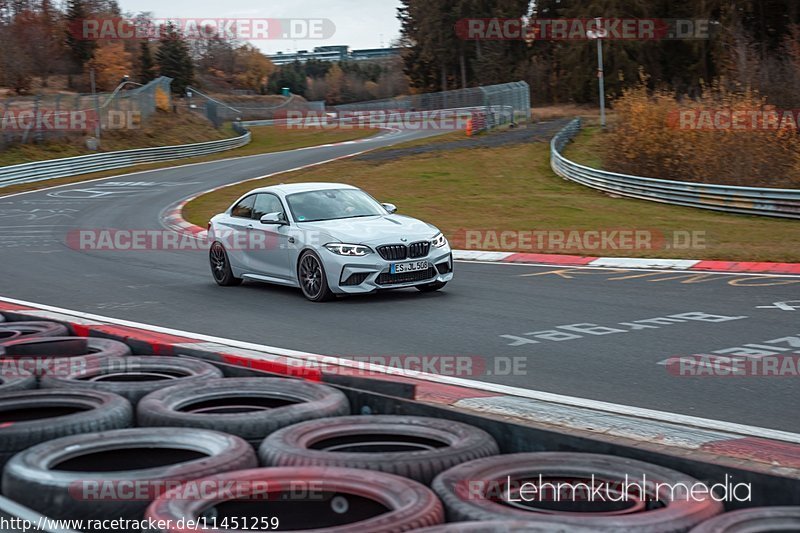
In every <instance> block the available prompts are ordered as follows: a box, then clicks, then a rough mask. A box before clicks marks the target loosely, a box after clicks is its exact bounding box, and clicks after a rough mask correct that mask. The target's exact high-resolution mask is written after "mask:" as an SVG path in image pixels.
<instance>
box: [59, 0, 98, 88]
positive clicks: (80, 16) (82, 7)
mask: <svg viewBox="0 0 800 533" xmlns="http://www.w3.org/2000/svg"><path fill="white" fill-rule="evenodd" d="M89 16H90V12H89V9H88V7H87V5H86V3H85V1H84V0H67V15H66V17H65V18H66V21H67V38H66V43H67V48H69V55H70V58H71V59H72V63H73V65H74V67H75V69H76V71H77V72H83V68H84V66H85V65H86V63H88V62H89V61H90V60H91V59H92V58H93V57H94V52H95V50H96V49H97V43H96V42H95V41H93V40H90V39H88V38H87V37H86V36H84V35H83V23H84V21H85V20H86V19H87V18H89Z"/></svg>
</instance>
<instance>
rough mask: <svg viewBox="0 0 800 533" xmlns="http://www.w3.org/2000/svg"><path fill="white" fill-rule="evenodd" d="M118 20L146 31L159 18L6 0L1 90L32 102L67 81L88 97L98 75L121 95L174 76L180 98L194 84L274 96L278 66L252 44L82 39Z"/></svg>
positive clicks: (170, 32)
mask: <svg viewBox="0 0 800 533" xmlns="http://www.w3.org/2000/svg"><path fill="white" fill-rule="evenodd" d="M112 18H125V19H132V20H136V21H137V23H141V24H143V25H146V24H148V20H150V19H151V18H152V17H151V16H150V14H149V13H140V14H138V15H136V16H135V17H134V16H132V15H130V14H123V13H122V10H121V8H120V6H119V4H118V3H117V2H116V1H115V0H67V2H66V4H65V6H64V8H63V9H60V8H58V7H56V6H55V5H54V4H53V3H52V2H51V0H0V87H7V88H10V89H12V90H13V91H15V92H16V93H17V94H25V93H28V92H30V91H32V90H33V89H34V88H38V87H48V85H49V82H50V80H51V79H52V78H53V77H55V76H60V77H64V76H66V77H67V79H68V83H67V85H68V88H70V89H72V90H76V91H81V92H86V91H88V90H89V84H90V82H89V79H90V78H89V72H91V71H94V73H95V78H96V87H97V89H98V90H100V91H109V90H112V89H114V88H115V87H116V86H117V85H118V84H119V83H120V81H121V80H122V78H123V76H129V78H130V79H131V80H132V81H135V82H138V83H147V82H148V81H150V80H152V79H153V78H155V77H157V76H169V77H171V78H174V81H173V83H172V89H173V91H175V92H176V93H183V92H184V91H185V88H186V86H187V85H189V84H192V83H199V84H201V85H203V86H204V87H209V88H211V89H216V90H230V89H246V90H250V91H254V92H257V93H265V92H266V91H267V84H268V80H269V76H270V74H271V73H272V71H273V70H274V65H273V64H272V62H270V61H269V59H267V57H266V56H265V55H263V54H262V53H261V52H259V51H258V50H257V49H256V48H255V47H253V46H251V45H249V44H242V43H238V42H235V41H231V40H226V39H222V38H219V37H215V36H213V35H211V37H208V38H203V39H193V40H191V41H188V40H186V39H185V37H184V36H183V35H181V33H180V31H179V30H178V29H177V28H175V27H174V26H169V25H168V26H167V27H165V28H162V30H161V31H159V32H158V37H157V38H147V39H105V40H92V39H84V38H82V36H81V35H80V33H78V32H77V31H76V30H79V29H80V28H81V27H82V24H83V21H85V20H87V19H112Z"/></svg>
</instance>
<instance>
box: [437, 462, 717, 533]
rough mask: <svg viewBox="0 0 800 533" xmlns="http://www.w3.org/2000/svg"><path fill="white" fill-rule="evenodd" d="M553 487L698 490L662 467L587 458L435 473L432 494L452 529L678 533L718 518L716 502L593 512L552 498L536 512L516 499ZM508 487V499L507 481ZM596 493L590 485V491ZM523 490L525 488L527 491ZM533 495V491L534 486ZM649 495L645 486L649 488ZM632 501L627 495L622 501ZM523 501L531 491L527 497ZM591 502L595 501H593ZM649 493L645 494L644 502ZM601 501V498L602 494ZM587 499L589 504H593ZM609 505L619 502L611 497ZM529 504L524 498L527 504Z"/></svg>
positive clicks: (473, 465) (661, 497)
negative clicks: (533, 525)
mask: <svg viewBox="0 0 800 533" xmlns="http://www.w3.org/2000/svg"><path fill="white" fill-rule="evenodd" d="M539 476H542V479H543V481H544V482H546V481H548V480H558V481H561V482H569V481H572V482H573V486H575V484H576V483H580V482H584V483H586V482H588V481H589V480H591V479H593V477H592V476H594V479H595V480H596V481H597V482H603V481H604V482H606V485H605V486H606V487H609V486H610V485H609V484H610V483H614V484H618V483H623V482H624V480H625V479H626V476H628V478H627V479H629V480H632V481H630V482H631V483H633V482H635V481H636V480H642V479H643V477H646V480H647V482H648V485H650V482H657V483H661V484H668V485H670V486H676V485H677V484H678V483H686V485H687V486H692V485H693V484H695V483H699V481H698V480H696V479H693V478H691V477H690V476H688V475H686V474H683V473H681V472H677V471H675V470H670V469H668V468H663V467H661V466H657V465H653V464H649V463H645V462H642V461H635V460H632V459H625V458H623V457H615V456H610V455H597V454H589V453H562V452H540V453H518V454H509V455H498V456H495V457H487V458H484V459H477V460H475V461H471V462H469V463H464V464H462V465H458V466H455V467H453V468H451V469H450V470H447V471H445V472H442V473H441V474H439V476H437V477H436V479H435V480H434V481H433V485H432V488H433V490H434V491H435V492H436V493H437V494H438V495H439V497H440V498H441V499H442V502H443V503H444V505H445V509H446V510H447V517H448V520H451V521H456V522H459V521H470V520H478V521H490V520H527V521H534V522H537V523H548V522H549V523H553V524H559V525H564V526H576V527H586V528H591V529H593V530H595V531H609V532H610V531H632V532H636V531H638V532H647V533H677V532H685V531H688V530H689V529H690V528H692V527H694V526H696V525H697V524H699V523H701V522H702V521H704V520H707V519H709V518H712V517H714V516H716V515H718V514H720V513H721V512H722V511H723V506H722V504H721V503H720V502H717V501H714V500H712V499H710V498H705V499H701V498H697V499H694V500H692V499H690V498H671V497H670V496H669V495H668V494H666V491H665V490H663V489H664V486H663V485H662V490H661V491H660V493H659V494H658V497H657V500H658V503H657V504H654V503H653V502H650V501H648V500H649V498H646V499H645V500H639V499H638V498H630V497H629V498H627V499H628V500H629V501H627V502H620V503H618V504H614V505H611V503H610V502H611V500H610V499H607V500H606V501H605V502H603V504H599V503H598V502H599V501H600V499H599V498H598V497H595V498H596V499H595V500H594V501H591V500H590V498H585V499H580V501H579V503H575V502H578V499H577V498H575V496H574V491H573V496H572V497H569V496H565V497H564V498H561V496H560V495H559V496H558V498H553V499H552V500H545V501H543V502H536V503H538V505H536V504H531V503H529V504H527V505H526V503H525V502H520V499H524V496H522V495H520V494H518V493H517V492H516V490H517V489H519V483H522V482H532V481H534V480H535V481H536V482H538V480H539ZM509 479H510V480H511V483H512V487H511V490H514V491H515V492H513V494H514V496H513V498H512V497H511V496H510V491H509V490H508V488H507V487H508V480H509ZM597 486H598V485H595V487H597ZM529 487H530V486H529ZM534 488H536V486H535V484H534ZM651 488H652V486H651ZM632 492H633V493H634V494H635V492H634V491H632V490H631V489H630V488H629V493H628V494H629V495H630V494H631V493H632ZM527 493H528V495H530V494H531V491H530V490H529V489H528V492H527ZM592 494H594V493H592ZM650 494H651V491H648V496H649V495H650ZM601 496H602V494H601ZM593 497H594V496H593ZM615 497H619V496H618V495H615ZM528 498H530V496H528Z"/></svg>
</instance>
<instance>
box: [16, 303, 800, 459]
mask: <svg viewBox="0 0 800 533" xmlns="http://www.w3.org/2000/svg"><path fill="white" fill-rule="evenodd" d="M0 301H4V302H8V303H12V304H16V305H23V306H29V307H35V308H38V309H40V310H42V311H48V312H53V313H61V314H65V315H69V316H71V317H78V318H79V319H81V320H84V321H89V322H91V321H96V322H101V323H107V324H114V325H118V326H126V327H131V328H138V329H142V330H149V331H153V332H156V333H163V334H167V335H175V336H179V337H188V338H193V339H196V340H198V341H203V342H212V343H217V344H221V345H224V346H231V347H235V348H240V349H245V350H256V351H259V352H263V353H265V354H271V355H281V356H285V357H289V358H294V359H299V360H303V361H308V362H318V363H322V364H327V365H339V366H345V367H354V368H360V369H363V368H365V367H368V369H369V370H373V371H376V372H382V373H385V374H388V375H392V374H393V375H401V376H405V377H409V378H413V379H420V380H425V381H430V382H434V383H442V384H447V385H455V386H459V387H466V388H470V389H475V390H480V391H485V392H493V393H497V394H500V395H507V396H516V397H520V398H528V399H531V400H538V401H542V402H548V403H553V404H557V405H561V406H569V407H577V408H583V409H593V410H595V411H600V412H604V413H612V414H615V415H622V416H628V417H636V418H641V419H645V420H650V421H655V422H662V423H665V424H669V425H671V426H675V425H681V426H686V427H690V428H697V429H703V430H708V431H721V432H724V433H730V434H732V435H739V436H748V437H757V438H764V439H771V440H779V441H784V442H791V443H794V444H800V434H797V433H790V432H786V431H780V430H775V429H769V428H761V427H756V426H747V425H743V424H736V423H733V422H725V421H722V420H712V419H708V418H699V417H694V416H688V415H682V414H679V413H670V412H666V411H656V410H652V409H645V408H641V407H634V406H628V405H622V404H614V403H608V402H602V401H598V400H590V399H587V398H578V397H574V396H564V395H561V394H553V393H549V392H542V391H535V390H529V389H523V388H519V387H511V386H507V385H499V384H495V383H485V382H482V381H475V380H470V379H464V378H457V377H452V376H442V375H437V374H428V373H424V372H415V371H410V370H403V369H397V368H389V367H385V366H383V365H375V364H370V365H368V366H367V365H364V364H362V363H359V362H356V361H350V360H348V359H342V358H339V357H332V356H323V355H318V354H311V353H307V352H300V351H297V350H288V349H284V348H277V347H274V346H265V345H262V344H256V343H251V342H243V341H237V340H233V339H226V338H222V337H215V336H211V335H204V334H200V333H193V332H186V331H181V330H176V329H171V328H164V327H161V326H155V325H152V324H143V323H139V322H132V321H129V320H120V319H115V318H109V317H104V316H100V315H94V314H90V313H84V312H80V311H73V310H70V309H64V308H61V307H54V306H50V305H42V304H38V303H33V302H27V301H24V300H17V299H14V298H5V297H0ZM22 312H23V313H24V311H22Z"/></svg>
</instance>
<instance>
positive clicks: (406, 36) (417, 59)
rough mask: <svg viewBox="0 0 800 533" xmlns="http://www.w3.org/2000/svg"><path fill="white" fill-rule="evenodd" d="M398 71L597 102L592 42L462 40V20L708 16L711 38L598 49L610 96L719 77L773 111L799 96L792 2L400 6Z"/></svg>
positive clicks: (433, 2) (799, 37)
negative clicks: (644, 84)
mask: <svg viewBox="0 0 800 533" xmlns="http://www.w3.org/2000/svg"><path fill="white" fill-rule="evenodd" d="M399 17H400V20H401V23H402V36H403V44H404V45H405V46H406V47H407V52H406V55H405V70H406V73H407V74H408V76H409V77H410V80H411V84H412V86H413V87H414V88H415V89H417V90H421V91H434V90H442V89H454V88H460V87H469V86H477V85H488V84H494V83H503V82H508V81H516V80H525V81H527V82H528V83H529V84H530V85H531V88H532V89H531V93H532V94H531V96H532V99H533V101H534V102H536V103H539V104H548V103H563V102H576V103H591V102H596V101H597V99H598V97H597V77H596V61H597V59H596V48H595V47H596V44H595V43H594V42H591V41H588V40H572V41H570V40H560V41H559V40H546V39H538V40H537V39H528V40H524V39H518V40H482V41H481V40H464V39H462V38H461V36H459V34H458V33H457V32H456V31H455V27H456V24H457V23H458V21H459V20H461V19H468V18H472V19H475V18H493V17H499V18H525V17H534V18H540V19H557V18H567V19H593V18H595V17H603V18H607V19H614V18H616V19H620V18H626V19H630V18H633V19H662V20H673V19H681V20H695V21H698V20H709V21H711V25H710V30H711V32H710V38H708V39H684V40H646V41H636V40H613V41H611V40H610V41H607V42H606V43H605V45H606V46H605V52H606V57H605V60H606V61H605V68H606V86H607V89H608V92H609V95H610V97H611V98H612V99H613V98H614V97H616V96H619V95H621V94H622V91H623V90H624V89H626V88H630V87H633V86H635V85H636V84H638V83H639V81H640V79H641V74H642V73H645V74H646V76H647V80H648V84H649V85H650V86H651V87H652V88H655V87H668V88H669V89H671V90H673V91H675V92H677V93H679V94H687V95H690V96H697V95H699V94H700V93H701V92H702V90H703V87H704V86H707V85H709V84H711V83H712V82H713V81H714V80H723V82H724V83H726V84H729V85H730V86H731V87H749V88H752V89H755V90H758V91H759V92H760V93H761V94H764V95H767V96H768V97H769V99H770V101H771V102H772V103H774V104H776V105H779V106H792V105H797V104H798V100H800V2H798V1H797V0H533V1H529V0H402V7H401V8H400V9H399Z"/></svg>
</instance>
